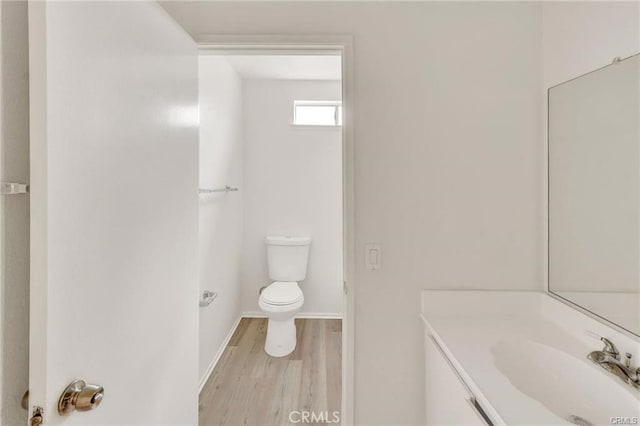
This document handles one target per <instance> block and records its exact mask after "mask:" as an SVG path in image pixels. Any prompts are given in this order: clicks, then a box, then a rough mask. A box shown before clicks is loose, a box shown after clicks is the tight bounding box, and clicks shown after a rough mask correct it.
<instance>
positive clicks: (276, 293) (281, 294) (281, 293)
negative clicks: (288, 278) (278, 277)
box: [261, 281, 302, 305]
mask: <svg viewBox="0 0 640 426" xmlns="http://www.w3.org/2000/svg"><path fill="white" fill-rule="evenodd" d="M261 296H262V300H263V301H264V302H266V303H268V304H270V305H290V304H292V303H296V302H297V301H299V300H300V299H302V290H300V287H298V283H296V282H282V281H276V282H274V283H273V284H271V285H270V286H268V287H267V288H265V289H264V290H263V291H262V295H261Z"/></svg>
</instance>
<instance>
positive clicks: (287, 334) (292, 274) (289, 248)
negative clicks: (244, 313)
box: [258, 236, 311, 357]
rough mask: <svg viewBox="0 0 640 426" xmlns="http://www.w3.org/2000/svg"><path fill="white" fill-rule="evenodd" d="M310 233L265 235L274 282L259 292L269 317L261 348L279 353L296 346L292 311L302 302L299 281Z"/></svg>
mask: <svg viewBox="0 0 640 426" xmlns="http://www.w3.org/2000/svg"><path fill="white" fill-rule="evenodd" d="M310 245H311V238H309V237H284V236H269V237H267V260H268V262H267V263H268V269H269V278H271V280H273V282H272V283H271V284H270V285H268V286H267V287H265V288H264V289H263V290H262V291H261V292H260V297H259V298H258V306H259V307H260V309H261V310H262V312H264V313H265V315H266V316H267V318H268V319H269V323H268V324H267V338H266V341H265V345H264V350H265V352H266V353H267V354H268V355H271V356H274V357H282V356H286V355H289V354H290V353H291V352H293V350H294V349H295V348H296V325H295V321H294V319H295V315H296V313H298V312H299V311H300V309H301V308H302V305H303V304H304V295H303V294H302V290H301V289H300V287H299V285H298V283H299V282H300V281H302V280H304V279H305V278H306V276H307V263H308V259H309V246H310Z"/></svg>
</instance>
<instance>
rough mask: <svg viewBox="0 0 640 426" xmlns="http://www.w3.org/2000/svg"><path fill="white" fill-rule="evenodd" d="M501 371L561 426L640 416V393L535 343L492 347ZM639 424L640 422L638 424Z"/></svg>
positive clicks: (508, 342) (505, 342)
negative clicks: (556, 419)
mask: <svg viewBox="0 0 640 426" xmlns="http://www.w3.org/2000/svg"><path fill="white" fill-rule="evenodd" d="M491 353H492V355H493V362H494V364H495V365H496V367H497V368H498V370H499V371H500V372H501V373H502V374H503V375H504V376H505V377H506V378H507V379H508V380H509V381H510V382H511V384H512V385H513V386H515V387H516V388H517V389H518V390H520V391H521V392H522V393H523V394H525V395H527V396H528V397H530V398H533V399H534V400H536V401H538V402H539V403H540V404H542V405H543V406H544V407H546V408H547V410H549V411H550V412H552V413H553V414H555V415H556V416H557V417H558V423H559V424H563V421H562V420H564V423H573V424H579V425H584V426H586V425H590V424H592V425H600V424H602V425H610V424H612V421H611V418H612V417H616V418H617V417H622V418H625V417H626V418H630V419H631V418H636V419H637V418H638V417H639V416H640V399H639V398H640V392H637V391H636V390H635V389H632V388H631V387H629V388H627V386H626V385H625V384H624V383H623V382H621V381H620V379H618V378H617V377H615V376H613V375H611V376H610V375H609V373H607V372H606V371H605V370H603V369H602V368H600V367H599V366H597V365H595V364H593V365H592V364H591V363H590V361H588V360H587V359H586V355H587V354H586V353H585V358H584V359H580V358H576V357H574V356H571V355H569V354H568V353H566V352H563V351H561V350H558V349H555V348H553V347H551V346H547V345H543V344H540V343H536V342H533V341H529V340H515V339H514V340H501V341H498V342H497V343H495V344H494V345H493V346H492V347H491ZM636 421H637V420H636Z"/></svg>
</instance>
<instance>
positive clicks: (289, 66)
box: [225, 55, 342, 80]
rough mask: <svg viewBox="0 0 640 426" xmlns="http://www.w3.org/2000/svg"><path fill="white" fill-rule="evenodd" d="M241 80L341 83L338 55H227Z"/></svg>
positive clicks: (226, 57)
mask: <svg viewBox="0 0 640 426" xmlns="http://www.w3.org/2000/svg"><path fill="white" fill-rule="evenodd" d="M225 59H226V60H227V61H228V62H229V63H230V64H231V66H232V67H233V68H234V69H235V70H236V72H237V73H238V74H240V76H241V77H242V78H245V79H275V80H340V79H341V75H342V67H341V58H340V56H338V55H321V56H320V55H315V56H312V55H226V56H225Z"/></svg>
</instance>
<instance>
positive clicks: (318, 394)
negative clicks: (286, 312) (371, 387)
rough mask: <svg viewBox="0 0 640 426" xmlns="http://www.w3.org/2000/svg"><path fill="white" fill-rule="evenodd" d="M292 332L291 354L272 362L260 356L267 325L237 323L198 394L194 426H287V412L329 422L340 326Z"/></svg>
mask: <svg viewBox="0 0 640 426" xmlns="http://www.w3.org/2000/svg"><path fill="white" fill-rule="evenodd" d="M296 327H297V346H296V349H295V350H294V351H293V352H292V353H291V354H290V355H288V356H286V357H282V358H273V357H270V356H269V355H267V354H266V353H265V352H264V341H265V337H266V333H267V320H266V319H262V318H243V319H242V320H241V321H240V324H239V325H238V328H237V329H236V331H235V333H234V334H233V337H232V338H231V341H230V342H229V345H228V346H227V347H226V348H225V350H224V353H223V354H222V357H221V358H220V361H219V362H218V364H217V365H216V367H215V369H214V370H213V373H211V376H210V377H209V380H208V381H207V383H206V384H205V386H204V388H203V389H202V392H201V393H200V421H199V423H200V425H207V426H209V425H232V426H237V425H260V426H262V425H291V424H294V423H292V422H291V421H290V420H289V413H290V412H291V411H307V412H315V413H317V414H318V413H322V412H324V413H328V416H329V417H328V418H329V420H331V419H332V417H331V416H332V413H333V412H334V411H338V412H339V411H340V403H341V394H342V389H341V387H342V384H341V378H342V373H341V356H342V355H341V354H342V347H341V346H342V321H341V320H325V319H297V320H296ZM296 416H298V414H294V417H293V420H294V422H296V423H297V424H301V423H300V422H299V421H298V420H299V418H300V417H296ZM325 419H326V417H325ZM323 423H325V422H323ZM305 424H310V423H309V422H305ZM311 424H312V423H311Z"/></svg>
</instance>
